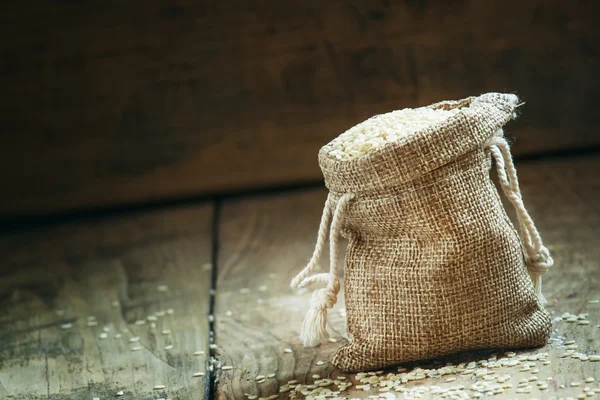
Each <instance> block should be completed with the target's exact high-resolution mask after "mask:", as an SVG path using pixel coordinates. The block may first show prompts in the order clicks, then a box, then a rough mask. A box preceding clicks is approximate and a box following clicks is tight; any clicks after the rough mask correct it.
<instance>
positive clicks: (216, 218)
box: [204, 198, 223, 400]
mask: <svg viewBox="0 0 600 400" xmlns="http://www.w3.org/2000/svg"><path fill="white" fill-rule="evenodd" d="M222 204H223V201H222V200H221V199H220V198H217V199H215V200H214V202H213V214H212V221H211V237H212V248H211V260H210V261H211V266H212V268H211V275H210V291H209V304H208V315H207V320H208V357H207V358H206V360H207V361H206V376H207V379H206V381H207V385H206V386H205V389H204V390H205V398H206V399H208V400H213V399H216V389H217V386H216V371H214V370H213V371H211V369H210V366H211V361H212V360H213V359H216V355H217V354H216V351H215V349H213V348H211V345H213V344H216V338H215V329H214V328H215V319H214V315H215V298H216V294H217V273H218V269H217V266H218V262H219V245H220V242H219V223H220V221H221V210H222ZM210 315H212V316H213V318H209V316H210Z"/></svg>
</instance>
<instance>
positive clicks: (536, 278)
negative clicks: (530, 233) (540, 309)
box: [525, 246, 554, 304]
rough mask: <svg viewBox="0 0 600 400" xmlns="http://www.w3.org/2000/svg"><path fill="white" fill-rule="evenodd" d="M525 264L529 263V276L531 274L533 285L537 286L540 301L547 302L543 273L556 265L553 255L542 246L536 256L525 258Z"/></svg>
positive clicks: (536, 290)
mask: <svg viewBox="0 0 600 400" xmlns="http://www.w3.org/2000/svg"><path fill="white" fill-rule="evenodd" d="M525 264H526V265H527V270H528V271H529V276H531V280H532V281H533V287H534V288H535V292H536V294H537V296H538V299H539V300H540V303H542V304H546V303H547V301H546V298H545V297H544V295H543V294H542V275H544V274H545V273H546V272H548V269H550V267H552V265H554V260H553V259H552V256H550V251H549V250H548V249H547V248H546V247H544V246H542V248H541V249H540V251H539V252H538V253H537V254H536V255H535V256H534V257H529V258H527V259H526V260H525Z"/></svg>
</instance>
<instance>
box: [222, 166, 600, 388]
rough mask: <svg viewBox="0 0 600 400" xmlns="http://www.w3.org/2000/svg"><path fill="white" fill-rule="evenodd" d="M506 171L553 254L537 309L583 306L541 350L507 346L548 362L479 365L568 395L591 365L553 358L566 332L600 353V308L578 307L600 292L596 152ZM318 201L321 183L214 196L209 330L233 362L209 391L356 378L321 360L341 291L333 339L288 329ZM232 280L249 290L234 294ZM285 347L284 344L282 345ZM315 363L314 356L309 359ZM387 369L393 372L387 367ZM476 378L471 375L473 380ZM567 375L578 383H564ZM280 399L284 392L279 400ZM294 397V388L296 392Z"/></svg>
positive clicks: (598, 372)
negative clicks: (310, 338)
mask: <svg viewBox="0 0 600 400" xmlns="http://www.w3.org/2000/svg"><path fill="white" fill-rule="evenodd" d="M517 167H518V169H519V176H520V181H521V186H522V190H523V195H524V200H525V203H526V205H527V206H528V208H529V210H530V212H531V214H532V217H533V218H534V219H535V221H536V222H537V225H538V227H539V229H540V230H541V232H542V235H543V237H544V239H545V242H546V244H547V245H548V246H549V248H551V249H552V252H553V256H554V258H555V261H556V264H555V265H556V266H555V267H554V268H553V269H552V270H551V271H549V272H548V273H547V275H546V276H545V278H544V293H545V295H546V297H547V298H548V299H549V300H550V303H549V305H548V309H549V310H550V312H551V313H552V314H553V316H554V317H559V316H561V315H562V314H563V313H564V312H569V313H573V314H580V313H589V316H588V319H589V321H590V325H578V324H569V323H566V322H564V321H557V320H555V321H554V324H555V326H554V328H555V330H554V332H553V334H552V339H551V342H550V344H549V345H548V346H546V347H545V348H542V349H536V350H530V351H520V352H518V354H517V357H519V356H524V357H534V356H535V355H537V354H541V353H548V356H547V360H549V361H550V362H551V363H550V364H549V365H547V364H544V363H543V362H542V361H538V362H536V366H535V367H536V368H538V369H539V372H538V373H537V374H536V373H535V372H534V371H533V367H532V368H530V370H529V371H522V370H521V369H522V368H523V367H524V365H523V363H524V362H527V361H526V360H524V361H523V362H522V363H521V364H520V365H518V366H503V367H500V368H491V367H490V368H489V370H493V371H492V373H493V372H495V375H494V376H496V377H497V376H501V375H505V374H509V375H510V376H511V377H510V379H509V380H508V381H507V382H506V383H510V384H512V385H513V388H507V389H506V390H505V391H504V396H507V397H510V398H514V397H518V396H519V395H520V393H519V392H517V391H516V390H517V389H518V387H517V386H518V384H519V381H520V380H521V379H524V378H531V377H533V376H536V377H537V379H538V380H539V381H543V382H545V383H547V384H548V389H547V390H546V392H544V391H543V390H539V389H537V385H536V383H535V382H533V381H532V382H533V383H531V384H532V385H533V388H532V389H531V394H528V395H527V396H528V397H537V398H551V397H553V396H556V397H561V398H564V397H567V396H577V395H578V394H581V393H582V390H583V388H584V387H586V386H587V387H590V388H594V387H596V383H584V382H583V381H584V379H585V378H588V377H594V378H595V379H599V378H600V363H591V362H584V361H581V360H579V359H577V360H576V359H573V358H571V357H569V358H561V355H562V354H563V353H564V352H565V351H566V350H565V349H564V347H565V341H566V340H574V341H575V342H576V344H577V345H578V346H579V349H578V351H580V352H584V353H586V354H593V353H600V347H598V346H599V345H598V343H600V340H599V339H600V330H599V329H598V326H600V304H592V303H588V301H589V300H594V299H600V285H598V282H599V280H600V261H599V260H600V246H599V245H600V242H599V241H598V238H600V201H599V200H598V199H600V183H599V181H598V179H597V172H598V171H599V170H600V169H599V167H600V158H598V157H587V158H580V159H574V158H570V159H563V160H560V159H559V160H548V161H541V162H523V163H520V164H518V165H517ZM325 197H326V192H325V191H324V190H312V191H305V192H295V193H288V194H282V195H277V196H266V197H253V198H247V199H239V200H231V201H227V202H226V203H225V204H224V206H223V210H222V214H221V218H222V221H221V223H220V235H219V241H220V246H221V249H220V252H219V264H218V283H217V287H218V290H217V297H216V314H215V318H216V325H215V326H216V328H215V332H216V333H215V334H216V338H217V344H218V345H219V348H220V357H221V361H222V363H223V365H231V366H233V369H232V370H224V371H220V372H219V375H218V376H217V398H219V399H243V398H244V394H245V393H246V394H250V395H257V396H260V397H263V398H266V397H268V396H270V395H274V394H277V393H278V390H279V388H280V387H281V386H282V385H284V384H285V383H286V382H288V381H290V380H292V379H295V380H298V381H299V382H300V383H307V384H310V383H312V382H314V381H315V379H314V378H313V377H312V376H313V374H318V375H320V376H321V377H323V378H325V377H328V378H337V377H339V376H346V377H347V381H351V382H353V383H354V385H355V386H356V385H357V384H360V382H358V381H357V379H356V375H344V374H342V373H341V372H340V371H338V370H336V369H335V368H334V367H333V366H331V364H329V361H330V359H331V357H332V355H333V354H334V352H335V351H336V349H337V348H338V347H339V346H340V345H341V344H342V343H343V342H344V340H345V339H343V338H342V336H343V334H344V332H345V326H344V325H345V318H344V316H343V309H342V308H341V307H343V301H342V300H341V299H343V297H340V301H339V302H338V304H337V305H336V307H335V308H334V311H330V314H329V315H330V317H329V321H330V323H331V324H332V326H333V329H334V331H335V333H334V336H333V337H334V338H336V339H338V342H337V343H325V344H323V345H321V346H320V347H316V348H303V346H302V344H301V343H300V341H299V339H298V335H299V331H300V327H301V324H302V320H303V318H304V314H305V312H306V310H307V308H308V300H309V294H307V293H306V294H303V295H296V294H294V293H293V292H292V291H291V289H290V288H289V286H288V283H289V281H290V280H291V278H292V277H293V276H294V274H295V273H297V272H298V271H299V270H300V268H301V267H302V266H303V264H304V263H306V262H307V260H308V258H309V257H310V255H311V254H312V250H313V246H314V241H315V235H316V231H317V227H318V223H319V219H320V213H321V211H322V206H323V203H324V200H325ZM324 259H325V260H326V259H327V257H326V256H324ZM323 263H324V264H326V262H325V261H324V262H323ZM243 288H248V289H249V290H241V289H243ZM342 296H343V295H342ZM340 303H342V304H340ZM285 348H290V349H292V350H293V352H292V353H285V352H284V349H285ZM502 354H503V353H500V354H499V358H502V357H503V356H502ZM489 357H490V352H481V353H474V354H466V355H462V356H460V357H456V358H454V357H451V358H450V359H449V360H450V361H454V362H455V365H457V364H458V362H467V363H468V362H471V361H474V362H478V363H480V364H479V365H481V363H482V362H484V360H486V359H487V358H489ZM504 358H506V357H504ZM318 361H323V362H324V364H322V365H319V364H321V363H319V362H318ZM407 367H408V368H409V371H414V369H413V368H415V367H427V368H438V369H439V368H440V365H433V366H432V365H431V364H419V363H417V364H410V365H407ZM463 369H464V368H463ZM390 371H391V372H396V370H395V368H392V369H391V370H390ZM387 372H389V371H386V373H387ZM271 373H274V374H276V376H275V378H273V379H266V382H265V383H262V384H257V382H256V380H255V378H256V376H257V375H268V374H271ZM472 375H473V374H468V376H467V375H460V374H459V375H456V376H455V375H450V377H452V378H454V377H456V381H454V382H450V381H448V382H445V380H446V379H447V378H448V376H444V377H438V378H435V377H434V378H427V379H424V380H420V381H416V382H409V383H407V384H406V385H403V386H405V387H406V388H407V390H411V389H414V388H419V387H420V388H423V387H430V386H433V385H438V386H440V387H443V388H449V387H456V386H457V385H464V386H465V387H466V388H467V389H466V390H467V391H468V392H469V393H470V394H472V392H470V389H469V388H470V387H471V385H472V384H473V383H474V378H473V376H472ZM384 376H385V374H384ZM548 378H551V379H552V380H547V379H548ZM531 379H536V378H531ZM450 380H451V379H450ZM476 380H477V381H479V382H481V381H483V378H482V377H479V378H477V379H476ZM484 382H485V381H484ZM571 382H581V383H582V384H581V386H580V387H571V386H570V383H571ZM494 383H495V380H494ZM561 385H565V387H564V388H562V387H561ZM355 386H353V387H352V388H350V389H348V390H347V391H346V392H344V393H342V396H343V397H345V398H366V397H367V396H370V395H376V394H377V393H381V392H378V391H377V388H376V387H374V386H373V388H372V389H371V390H369V391H363V390H357V389H356V387H355ZM336 387H337V385H332V386H331V388H336ZM288 395H289V393H285V394H283V395H282V396H280V399H284V398H287V396H288ZM304 397H305V396H302V395H300V394H299V393H298V394H297V395H296V397H295V398H296V399H301V398H304ZM431 397H432V398H437V397H435V396H431ZM426 398H430V397H427V396H426Z"/></svg>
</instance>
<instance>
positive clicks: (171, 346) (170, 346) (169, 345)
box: [165, 344, 173, 350]
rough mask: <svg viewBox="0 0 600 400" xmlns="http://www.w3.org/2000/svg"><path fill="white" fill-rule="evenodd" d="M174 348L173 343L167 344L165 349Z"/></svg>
mask: <svg viewBox="0 0 600 400" xmlns="http://www.w3.org/2000/svg"><path fill="white" fill-rule="evenodd" d="M172 348H173V345H172V344H168V345H166V346H165V350H171V349H172Z"/></svg>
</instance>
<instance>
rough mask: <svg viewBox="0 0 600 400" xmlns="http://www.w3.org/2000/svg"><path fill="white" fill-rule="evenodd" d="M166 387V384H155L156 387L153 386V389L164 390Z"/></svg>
mask: <svg viewBox="0 0 600 400" xmlns="http://www.w3.org/2000/svg"><path fill="white" fill-rule="evenodd" d="M164 388H165V385H154V387H153V388H152V390H162V389H164Z"/></svg>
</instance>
